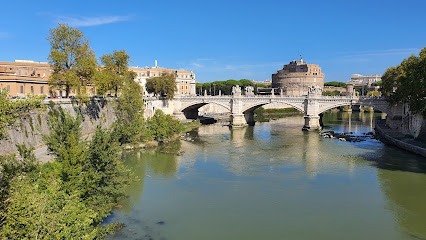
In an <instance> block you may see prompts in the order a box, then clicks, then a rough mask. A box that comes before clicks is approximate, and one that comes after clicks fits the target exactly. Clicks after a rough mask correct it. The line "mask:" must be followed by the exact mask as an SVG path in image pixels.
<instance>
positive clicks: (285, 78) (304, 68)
mask: <svg viewBox="0 0 426 240" xmlns="http://www.w3.org/2000/svg"><path fill="white" fill-rule="evenodd" d="M312 85H317V86H319V87H321V88H324V73H323V72H321V68H320V67H319V66H318V65H317V64H308V63H306V62H305V61H303V59H302V56H300V61H291V62H290V63H289V64H287V65H284V67H283V69H281V70H278V71H277V73H275V74H272V88H273V89H278V91H276V90H275V92H278V93H280V92H281V90H282V92H283V95H286V96H303V95H307V94H308V88H309V87H310V86H312Z"/></svg>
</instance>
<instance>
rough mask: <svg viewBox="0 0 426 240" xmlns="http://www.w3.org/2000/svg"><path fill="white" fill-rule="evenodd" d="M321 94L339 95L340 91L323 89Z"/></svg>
mask: <svg viewBox="0 0 426 240" xmlns="http://www.w3.org/2000/svg"><path fill="white" fill-rule="evenodd" d="M322 95H323V96H340V95H341V93H340V91H338V90H334V91H323V92H322Z"/></svg>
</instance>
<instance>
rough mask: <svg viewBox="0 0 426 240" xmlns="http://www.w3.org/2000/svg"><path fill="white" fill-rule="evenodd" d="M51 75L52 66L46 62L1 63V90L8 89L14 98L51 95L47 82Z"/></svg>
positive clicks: (21, 61)
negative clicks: (29, 95) (28, 95)
mask: <svg viewBox="0 0 426 240" xmlns="http://www.w3.org/2000/svg"><path fill="white" fill-rule="evenodd" d="M51 73H52V71H51V69H50V65H49V63H46V62H34V61H30V60H15V62H0V89H1V91H3V90H4V89H6V91H8V92H9V94H10V96H14V97H25V96H26V95H27V94H35V95H43V94H45V95H49V94H50V88H49V85H48V83H47V81H48V80H49V76H50V74H51Z"/></svg>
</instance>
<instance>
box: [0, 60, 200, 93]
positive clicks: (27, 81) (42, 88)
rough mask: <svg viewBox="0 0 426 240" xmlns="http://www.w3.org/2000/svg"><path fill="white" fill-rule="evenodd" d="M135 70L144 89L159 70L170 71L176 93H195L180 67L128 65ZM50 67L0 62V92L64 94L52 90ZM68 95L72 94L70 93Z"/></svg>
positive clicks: (190, 77) (189, 77)
mask: <svg viewBox="0 0 426 240" xmlns="http://www.w3.org/2000/svg"><path fill="white" fill-rule="evenodd" d="M129 69H130V70H132V71H134V72H136V74H137V76H136V79H135V81H136V82H138V83H139V84H140V85H141V86H142V88H143V91H144V95H149V94H148V93H147V92H146V88H145V84H146V79H148V78H151V77H159V76H161V74H162V73H169V74H174V75H175V77H176V86H177V90H176V94H180V95H195V74H194V73H193V72H192V71H191V72H188V71H186V70H182V69H168V68H160V67H158V66H155V67H150V68H148V67H147V68H138V67H130V68H129ZM52 72H53V70H52V69H51V68H50V64H49V63H47V62H34V61H31V60H15V62H0V91H3V89H6V91H8V92H9V95H10V96H13V97H25V96H26V95H27V94H35V95H47V96H58V97H62V96H65V92H64V91H60V90H56V91H52V90H51V88H50V87H49V84H48V80H49V76H50V75H51V74H52ZM87 91H88V92H87V93H88V94H89V95H96V89H95V87H93V86H92V87H89V88H88V89H87ZM70 95H75V93H73V92H71V94H70Z"/></svg>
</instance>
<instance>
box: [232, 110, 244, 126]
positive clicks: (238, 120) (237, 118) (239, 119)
mask: <svg viewBox="0 0 426 240" xmlns="http://www.w3.org/2000/svg"><path fill="white" fill-rule="evenodd" d="M230 124H231V127H245V126H247V121H246V117H245V115H244V114H238V113H232V114H231V121H230Z"/></svg>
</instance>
